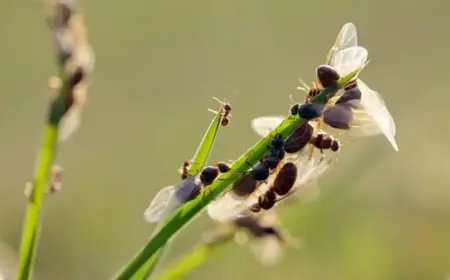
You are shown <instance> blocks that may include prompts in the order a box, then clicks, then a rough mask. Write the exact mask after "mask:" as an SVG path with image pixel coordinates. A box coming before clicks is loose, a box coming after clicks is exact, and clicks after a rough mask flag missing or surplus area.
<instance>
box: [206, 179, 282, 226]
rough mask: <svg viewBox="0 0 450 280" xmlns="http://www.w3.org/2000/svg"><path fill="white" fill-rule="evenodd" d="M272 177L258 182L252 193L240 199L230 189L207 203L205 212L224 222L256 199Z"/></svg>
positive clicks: (238, 213) (270, 181)
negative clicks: (264, 181) (260, 182)
mask: <svg viewBox="0 0 450 280" xmlns="http://www.w3.org/2000/svg"><path fill="white" fill-rule="evenodd" d="M274 178H275V176H273V175H271V176H270V177H269V179H268V182H267V184H266V183H262V184H260V185H259V186H258V188H257V189H256V190H255V191H254V192H253V193H252V194H250V195H249V196H247V197H243V198H242V199H238V198H236V196H235V195H233V193H232V192H231V191H229V192H227V193H225V194H224V195H222V196H221V197H220V198H219V199H216V200H214V201H212V202H211V203H210V204H208V208H207V212H208V215H209V217H210V218H211V219H213V220H216V221H219V222H225V221H229V220H231V219H233V218H235V217H237V216H239V215H240V214H241V213H242V212H243V211H245V210H247V209H248V208H249V207H250V206H252V205H253V204H255V203H256V202H257V201H258V196H259V195H260V194H262V193H264V192H265V191H266V190H267V189H268V186H270V185H271V183H272V182H273V180H274Z"/></svg>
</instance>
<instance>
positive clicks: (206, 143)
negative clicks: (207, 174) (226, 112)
mask: <svg viewBox="0 0 450 280" xmlns="http://www.w3.org/2000/svg"><path fill="white" fill-rule="evenodd" d="M220 111H221V110H219V112H218V113H217V114H216V116H215V117H214V119H213V120H212V121H211V124H210V125H209V127H208V129H207V130H206V132H205V135H204V136H203V139H202V141H201V142H200V145H199V146H198V148H197V151H196V152H195V155H194V157H193V159H192V166H191V168H190V169H189V171H188V176H193V175H196V174H198V173H199V172H200V171H201V170H202V168H203V167H204V166H205V164H206V162H207V161H208V157H209V155H210V154H211V150H212V148H213V146H214V142H215V140H216V135H217V132H218V131H219V127H220V120H221V119H222V114H221V112H220Z"/></svg>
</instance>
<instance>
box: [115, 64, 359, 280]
mask: <svg viewBox="0 0 450 280" xmlns="http://www.w3.org/2000/svg"><path fill="white" fill-rule="evenodd" d="M359 71H360V69H356V70H354V71H353V72H351V73H349V74H348V75H347V76H345V77H343V78H341V79H340V80H339V81H338V83H337V84H336V85H332V86H330V87H327V88H325V89H324V90H323V91H322V92H321V93H320V94H319V95H317V96H316V97H315V98H314V99H313V100H312V102H313V103H319V104H324V103H326V101H327V100H328V99H329V98H330V97H332V96H333V95H334V94H335V93H336V92H337V90H338V89H340V88H342V86H343V85H345V84H346V83H347V82H348V81H350V80H351V79H352V78H353V77H355V76H356V75H357V74H358V73H359ZM303 122H304V121H303V120H302V119H300V118H299V116H298V115H297V116H292V115H291V116H289V117H287V118H286V119H285V120H284V121H283V122H282V123H281V124H280V125H279V126H278V127H277V128H276V129H274V130H273V131H272V132H271V133H270V134H269V135H267V136H266V137H264V138H263V139H261V140H260V141H259V142H258V143H256V144H255V145H254V146H253V147H252V148H251V149H249V150H248V151H247V152H245V153H244V154H243V155H242V156H241V157H239V159H237V160H236V161H235V162H234V163H233V165H232V166H231V168H232V170H235V171H237V172H245V171H247V170H248V169H249V166H248V164H247V163H250V164H251V165H255V164H256V163H258V161H259V160H260V159H261V158H262V157H263V156H264V154H265V153H266V152H267V150H268V146H269V144H270V141H271V139H272V137H273V136H274V135H275V134H277V133H279V134H281V135H282V137H283V138H286V137H288V136H289V135H290V134H291V133H292V132H294V130H295V129H296V128H297V127H298V126H299V125H300V124H302V123H303ZM229 173H234V172H228V173H225V174H222V175H220V176H219V177H218V178H217V179H216V180H214V183H213V184H211V185H210V186H208V187H207V188H205V190H204V192H203V193H202V195H200V196H198V197H197V198H196V199H194V200H192V201H190V202H189V203H187V204H185V205H184V206H183V207H181V208H180V209H178V210H177V211H176V212H175V213H174V214H173V215H172V216H171V217H170V218H168V219H167V222H166V223H165V224H164V225H163V227H162V228H161V230H160V231H159V232H158V233H157V234H156V235H154V236H153V238H152V239H151V240H150V241H149V242H148V243H147V245H146V246H144V247H143V248H142V250H141V251H140V252H139V253H138V254H137V255H136V256H135V257H134V258H133V260H132V261H131V262H130V263H129V264H128V265H127V266H126V268H125V269H124V270H123V271H122V272H121V273H120V274H119V276H118V277H117V278H116V279H118V280H128V279H131V278H132V277H133V275H134V274H135V273H136V272H137V271H139V269H140V268H141V267H142V266H143V265H145V263H146V262H147V261H148V260H149V259H150V258H151V257H152V256H153V255H154V254H156V253H157V252H158V250H159V249H160V248H161V247H163V246H164V245H165V244H166V243H167V242H168V240H170V239H171V238H172V237H173V236H174V235H175V234H176V233H177V232H178V231H180V230H181V229H182V228H183V227H184V226H185V225H186V224H187V223H189V222H190V221H192V219H193V218H194V217H195V216H197V215H198V214H199V213H200V212H201V211H202V210H203V209H204V208H205V207H206V206H207V205H208V204H209V203H210V202H211V201H212V200H214V199H216V198H217V197H219V195H220V194H222V193H223V192H224V191H226V190H227V189H229V188H230V186H231V185H232V184H233V183H234V182H235V181H236V180H237V179H238V178H239V176H236V175H234V174H229Z"/></svg>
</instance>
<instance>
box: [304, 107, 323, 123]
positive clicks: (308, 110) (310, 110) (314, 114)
mask: <svg viewBox="0 0 450 280" xmlns="http://www.w3.org/2000/svg"><path fill="white" fill-rule="evenodd" d="M323 107H324V106H323V105H319V104H314V103H308V104H302V105H300V106H299V107H298V115H299V116H300V118H302V119H304V120H307V121H309V120H312V119H315V118H318V117H320V115H321V114H322V109H323Z"/></svg>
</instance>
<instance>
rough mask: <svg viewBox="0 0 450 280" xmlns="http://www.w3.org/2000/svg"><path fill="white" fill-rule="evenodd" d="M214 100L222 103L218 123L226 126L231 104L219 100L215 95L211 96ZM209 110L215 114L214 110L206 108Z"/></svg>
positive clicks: (228, 120)
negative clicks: (220, 117) (220, 116)
mask: <svg viewBox="0 0 450 280" xmlns="http://www.w3.org/2000/svg"><path fill="white" fill-rule="evenodd" d="M213 99H214V100H216V101H217V102H219V103H220V104H222V109H221V113H222V120H221V122H220V124H221V125H222V126H227V125H228V124H229V123H230V117H231V114H230V112H231V105H230V103H228V102H227V101H221V100H219V99H218V98H217V97H213ZM208 110H209V111H210V112H213V113H215V114H217V112H216V111H214V110H211V109H208Z"/></svg>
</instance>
